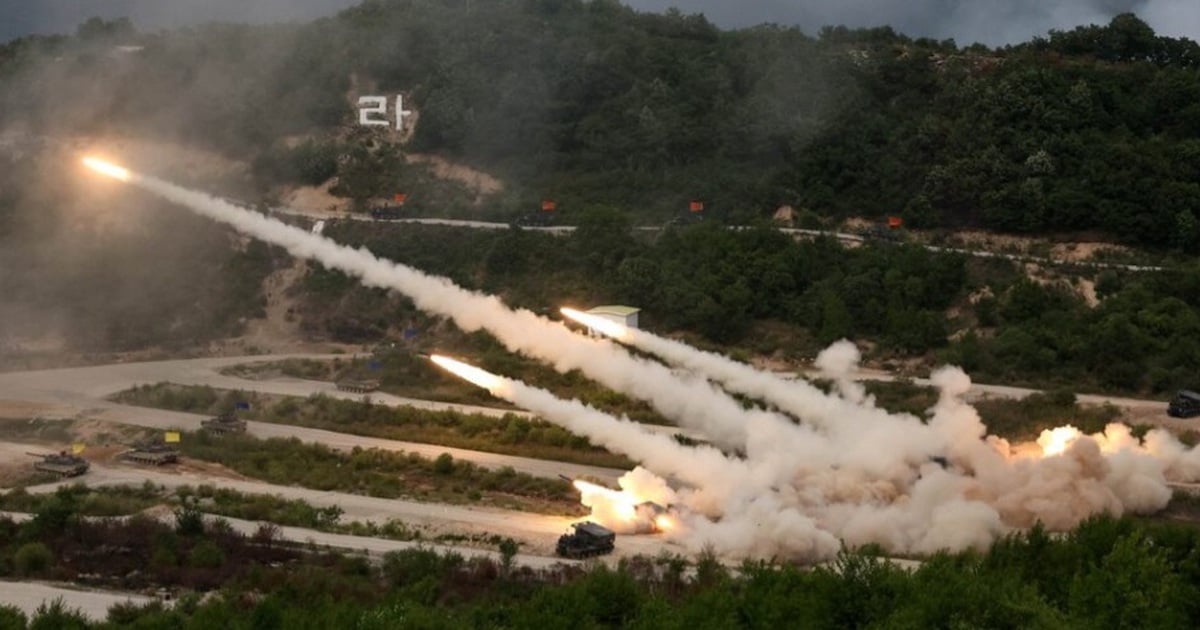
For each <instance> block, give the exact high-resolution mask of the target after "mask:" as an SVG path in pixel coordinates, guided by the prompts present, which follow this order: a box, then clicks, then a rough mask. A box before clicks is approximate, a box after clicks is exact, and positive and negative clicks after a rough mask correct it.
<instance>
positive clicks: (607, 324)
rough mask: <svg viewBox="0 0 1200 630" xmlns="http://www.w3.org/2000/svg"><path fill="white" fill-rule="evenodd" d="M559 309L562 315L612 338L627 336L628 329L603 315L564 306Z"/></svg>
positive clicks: (617, 338)
mask: <svg viewBox="0 0 1200 630" xmlns="http://www.w3.org/2000/svg"><path fill="white" fill-rule="evenodd" d="M559 310H560V311H562V314H563V315H566V316H567V317H570V318H571V319H573V320H575V321H577V322H579V323H580V324H583V325H584V326H587V327H588V328H591V329H592V330H595V331H598V332H599V333H600V334H602V335H604V336H605V337H612V338H613V339H616V340H618V341H620V340H621V339H624V338H626V337H627V336H629V329H628V328H626V327H625V326H623V325H621V324H618V323H616V322H614V321H611V320H607V319H604V318H603V317H597V316H595V315H590V314H588V313H584V312H583V311H577V310H575V309H573V308H567V307H566V306H564V307H562V308H560V309H559Z"/></svg>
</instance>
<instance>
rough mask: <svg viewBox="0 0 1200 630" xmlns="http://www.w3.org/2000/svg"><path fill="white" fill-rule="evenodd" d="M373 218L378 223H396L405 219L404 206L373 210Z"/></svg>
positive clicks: (383, 207)
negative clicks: (395, 221)
mask: <svg viewBox="0 0 1200 630" xmlns="http://www.w3.org/2000/svg"><path fill="white" fill-rule="evenodd" d="M371 218H372V219H375V220H376V221H394V220H396V219H403V218H404V206H382V207H379V208H372V209H371Z"/></svg>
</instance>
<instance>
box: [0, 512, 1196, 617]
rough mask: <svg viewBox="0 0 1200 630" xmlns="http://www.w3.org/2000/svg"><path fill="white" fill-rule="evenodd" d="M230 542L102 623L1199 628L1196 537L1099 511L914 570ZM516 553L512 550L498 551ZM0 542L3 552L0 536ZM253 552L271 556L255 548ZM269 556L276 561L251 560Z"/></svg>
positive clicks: (219, 536)
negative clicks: (206, 590)
mask: <svg viewBox="0 0 1200 630" xmlns="http://www.w3.org/2000/svg"><path fill="white" fill-rule="evenodd" d="M81 527H82V529H81V530H80V532H79V534H80V535H81V536H85V537H88V536H92V535H94V533H92V532H90V531H89V530H92V529H100V528H104V529H103V532H104V535H105V536H107V538H108V539H110V540H120V541H122V542H121V544H122V545H124V546H125V548H126V549H127V551H126V552H125V553H133V554H141V553H143V551H144V548H149V547H151V546H153V545H155V544H156V543H155V542H154V541H156V540H157V541H159V543H157V544H159V545H160V546H161V544H162V541H163V540H165V539H164V538H163V537H164V536H173V535H174V534H173V533H172V532H171V530H170V529H169V526H167V525H164V524H161V523H157V522H154V521H145V522H142V523H137V522H133V521H131V522H129V523H127V524H121V525H116V526H107V525H98V524H93V523H85V524H83V525H82V526H81ZM144 528H149V529H144ZM182 542H183V541H182V540H176V541H175V543H174V544H182ZM244 542H245V541H244V539H242V538H241V537H240V536H239V535H237V534H232V533H219V532H217V531H216V530H215V529H214V531H212V532H207V533H205V534H203V535H202V536H201V537H200V538H198V539H197V540H196V542H195V544H193V545H190V546H189V547H187V548H185V550H186V551H187V553H188V555H189V557H190V558H191V559H192V561H191V562H190V563H189V565H188V566H186V567H154V566H153V565H151V566H148V567H142V568H143V570H145V571H152V572H155V574H156V575H157V576H158V577H159V579H162V580H165V581H166V583H168V584H173V585H175V584H180V582H179V580H181V579H198V578H200V577H201V576H204V575H208V574H211V573H212V572H214V571H226V572H228V573H227V575H228V579H229V582H228V583H227V584H226V586H225V588H224V589H223V591H222V592H221V593H220V594H215V595H211V596H206V597H204V598H203V601H204V603H200V601H201V599H200V597H199V596H189V597H185V598H182V599H180V600H179V601H178V602H177V603H176V604H175V606H174V607H173V609H170V610H166V609H164V608H163V607H161V606H160V605H149V606H143V607H138V606H131V605H123V606H117V607H114V608H113V609H112V610H111V611H110V615H109V621H110V623H115V624H121V625H122V626H123V627H124V626H129V627H139V628H147V627H151V628H159V627H164V628H165V627H181V626H183V627H205V628H207V627H222V628H225V627H232V628H246V627H268V628H271V627H281V628H325V627H357V628H390V627H422V628H424V627H428V628H461V627H489V628H530V627H555V628H557V627H585V628H592V627H630V628H655V629H658V628H679V629H692V628H778V627H803V628H829V629H833V628H866V627H873V628H875V627H877V628H930V627H937V628H1014V629H1015V628H1063V627H1071V628H1074V627H1088V628H1091V627H1112V628H1125V627H1150V628H1177V627H1194V626H1195V625H1196V624H1197V623H1198V622H1200V604H1197V603H1196V602H1197V594H1198V588H1197V586H1196V581H1195V577H1196V576H1197V575H1198V574H1200V569H1198V568H1197V567H1198V566H1200V563H1197V560H1196V558H1197V557H1198V554H1200V533H1198V531H1197V530H1196V529H1195V528H1193V527H1190V526H1182V525H1173V524H1172V525H1154V524H1150V525H1145V524H1139V523H1137V522H1135V521H1132V520H1129V519H1115V518H1112V517H1106V516H1102V517H1097V518H1093V519H1091V520H1089V521H1086V522H1084V523H1082V524H1081V525H1080V526H1079V527H1078V528H1077V529H1076V530H1074V531H1073V532H1070V533H1067V534H1065V535H1061V536H1058V535H1056V536H1051V535H1048V534H1047V533H1046V532H1045V531H1044V530H1043V529H1042V528H1041V527H1040V526H1039V527H1035V528H1033V529H1032V530H1030V531H1028V532H1025V533H1016V534H1012V535H1010V536H1008V537H1006V538H1003V539H1001V540H999V541H997V542H996V543H994V544H993V545H992V546H991V548H990V549H987V550H985V551H978V552H975V551H971V552H964V553H958V554H947V553H939V554H935V555H933V556H931V557H927V558H925V559H923V562H922V564H921V565H920V566H919V567H917V568H915V569H902V568H899V567H897V566H895V565H894V564H891V563H890V562H888V561H886V560H883V559H880V558H878V557H876V556H875V555H874V554H875V553H877V552H878V551H879V550H878V549H875V550H863V551H860V552H843V553H842V554H841V555H840V556H839V557H838V558H837V559H836V560H835V561H833V562H832V563H830V564H827V565H823V566H818V567H798V566H793V565H790V564H772V563H766V562H746V563H744V564H743V565H742V566H741V567H740V569H739V570H738V571H734V572H731V571H730V570H728V569H727V568H725V567H724V566H722V565H721V564H720V563H719V562H717V560H716V558H715V557H714V556H713V555H711V554H701V556H700V557H699V558H697V559H696V560H695V564H694V570H692V571H685V568H686V566H687V564H688V563H687V562H686V561H684V560H682V559H680V558H659V559H654V560H652V559H648V558H644V557H634V558H628V559H625V560H623V561H622V562H621V563H620V564H619V565H618V566H617V567H616V568H610V567H608V566H605V565H603V564H598V565H595V566H592V567H587V568H584V567H579V566H572V567H558V568H555V569H547V570H533V569H529V568H525V567H518V566H513V567H506V565H505V564H503V563H501V564H497V563H496V562H494V561H491V560H482V559H473V560H468V559H465V558H463V557H462V556H460V555H458V554H454V553H448V554H439V553H437V552H435V551H433V550H430V549H424V548H412V549H407V550H404V551H396V552H392V553H388V554H386V555H385V556H384V557H383V560H382V562H381V563H379V564H378V565H375V564H372V563H370V562H367V561H366V560H365V559H363V558H362V557H358V556H354V557H351V556H341V557H338V556H330V555H321V554H316V553H313V554H302V553H298V552H296V551H293V550H287V549H282V548H277V547H278V545H273V546H267V547H264V546H262V545H254V546H245V545H244ZM502 547H504V545H503V544H502ZM514 547H515V546H512V545H509V546H508V548H507V550H506V554H508V553H512V552H515V549H514ZM0 552H3V553H5V554H7V553H11V550H10V549H8V548H7V547H5V544H4V539H3V538H0ZM64 554H66V555H68V556H70V557H74V558H76V559H77V560H76V561H79V560H80V559H83V558H89V556H88V555H86V554H84V555H79V554H80V550H79V549H78V545H77V544H68V545H65V546H64ZM251 554H273V555H266V556H264V557H262V558H258V559H256V560H252V559H250V558H248V557H247V556H248V555H251ZM268 558H273V559H274V561H276V562H279V561H286V563H287V565H286V566H282V567H278V568H275V567H268V566H262V565H260V566H254V565H253V563H254V562H261V563H264V564H265V563H266V562H268V561H269V560H268ZM107 560H108V561H109V562H111V558H110V559H107ZM51 562H52V563H60V565H58V566H52V567H51V570H60V569H61V568H62V566H63V565H62V564H61V563H65V560H62V559H59V558H55V559H54V560H52V561H51ZM89 562H90V564H89V567H88V570H89V571H91V572H92V573H93V576H94V577H93V579H96V580H100V581H101V582H104V581H106V580H122V579H127V578H126V576H125V570H124V569H120V568H118V567H112V566H108V565H107V564H106V558H104V557H99V558H94V559H91V560H90V561H89ZM250 567H253V568H250ZM247 569H249V570H247ZM251 593H254V595H251ZM259 593H266V594H267V595H265V596H263V595H258V594H259ZM9 622H11V623H9ZM0 623H6V624H7V625H5V626H4V627H10V626H11V627H15V628H24V627H25V624H24V619H23V617H22V616H21V615H18V614H16V613H13V612H12V611H11V610H9V609H0ZM32 623H33V624H34V625H33V627H44V628H51V627H54V628H58V627H81V628H82V627H92V625H91V624H88V623H86V622H84V621H82V620H81V619H77V618H75V617H74V616H73V615H72V614H71V613H70V612H68V611H66V610H64V609H63V607H62V606H61V604H56V605H50V606H48V607H46V608H45V609H43V610H42V611H39V613H38V614H37V615H35V616H34V620H33V622H32Z"/></svg>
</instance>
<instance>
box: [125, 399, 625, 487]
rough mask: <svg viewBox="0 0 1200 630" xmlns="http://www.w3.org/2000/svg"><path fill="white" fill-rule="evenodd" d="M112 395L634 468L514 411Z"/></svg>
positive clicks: (313, 425) (256, 417)
mask: <svg viewBox="0 0 1200 630" xmlns="http://www.w3.org/2000/svg"><path fill="white" fill-rule="evenodd" d="M113 398H114V400H117V401H119V402H123V403H126V404H132V405H140V406H145V407H156V408H160V409H171V410H175V411H188V412H192V413H206V414H214V415H215V414H218V413H224V412H226V411H230V410H232V409H234V406H235V404H236V403H238V402H248V403H250V410H248V411H242V412H239V413H240V414H241V415H242V416H243V417H245V418H247V419H251V420H258V421H262V422H272V423H276V424H288V425H294V426H302V427H310V428H314V429H325V430H329V431H337V432H339V433H350V434H353V435H363V436H368V437H375V438H383V439H388V440H404V441H409V442H421V443H424V444H437V445H440V446H452V447H456V448H464V449H471V450H477V451H486V452H489V453H501V454H504V455H515V456H519V457H532V458H536V459H547V460H554V461H561V462H571V463H575V464H583V465H589V466H604V467H609V468H624V469H629V468H632V467H633V466H634V462H632V461H631V460H629V459H628V458H626V457H624V456H621V455H616V454H613V453H610V452H609V451H606V450H604V449H602V448H599V447H596V446H593V445H592V443H591V442H590V441H589V440H588V439H587V438H585V437H582V436H577V435H574V434H572V433H570V432H569V431H567V430H566V429H563V428H562V427H559V426H557V425H554V424H550V423H548V422H545V421H542V420H536V419H529V418H525V417H522V416H520V415H517V414H506V415H505V416H504V417H502V418H494V417H490V416H485V415H480V414H464V413H459V412H457V411H432V410H426V409H417V408H415V407H389V406H387V405H377V404H372V403H369V402H363V401H351V400H341V399H337V398H330V397H328V396H322V395H317V396H310V397H308V398H297V397H289V396H272V395H265V394H258V393H253V392H242V391H232V390H217V389H213V388H211V387H204V386H184V385H174V384H170V383H158V384H155V385H142V386H140V387H135V388H133V389H129V390H126V391H124V392H120V393H118V394H116V395H115V396H114V397H113Z"/></svg>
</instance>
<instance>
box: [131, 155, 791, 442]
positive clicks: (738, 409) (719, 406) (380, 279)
mask: <svg viewBox="0 0 1200 630" xmlns="http://www.w3.org/2000/svg"><path fill="white" fill-rule="evenodd" d="M130 182H131V183H134V184H137V185H139V186H141V187H143V188H146V189H147V190H150V191H152V192H154V193H156V194H159V195H161V196H162V197H164V198H166V199H168V200H170V201H173V202H175V203H179V204H181V205H184V206H186V207H188V208H191V209H192V210H194V211H196V212H197V213H199V214H201V215H203V216H207V217H210V218H213V219H216V220H218V221H221V222H224V223H227V224H229V225H231V226H233V227H234V228H235V229H237V230H238V231H240V232H243V233H245V234H248V235H250V236H254V237H256V238H259V239H262V240H264V241H267V242H270V243H274V244H276V245H279V246H281V247H283V248H285V249H287V250H288V252H290V253H291V254H293V255H295V256H298V257H301V258H307V259H313V260H318V261H320V262H321V263H322V264H324V265H325V266H327V267H331V268H335V269H340V270H342V271H344V272H346V273H348V274H350V275H352V276H356V277H358V278H360V279H361V281H362V282H363V283H364V284H366V285H367V286H375V287H383V288H387V289H393V290H396V291H399V292H400V293H403V294H405V295H407V296H408V297H409V298H411V299H412V300H413V303H414V304H416V306H417V307H418V308H420V309H422V310H424V311H427V312H430V313H435V314H438V315H444V316H447V317H450V318H451V319H453V320H454V322H455V323H456V324H457V325H458V326H459V328H461V329H463V330H465V331H468V332H472V331H476V330H479V329H485V330H487V331H488V332H490V333H492V334H493V335H495V336H496V338H497V339H499V340H500V342H501V343H503V344H504V345H505V346H506V347H507V348H509V349H510V350H513V351H515V352H522V353H525V354H527V355H529V356H531V357H535V358H538V359H542V360H544V361H546V362H548V363H549V364H551V365H552V366H553V367H554V368H555V369H556V370H558V371H560V372H567V371H570V370H573V369H579V370H581V371H582V372H584V373H585V374H587V375H588V376H589V377H591V378H593V379H595V380H597V381H599V382H600V383H603V384H604V385H607V386H608V387H611V388H613V389H616V390H619V391H624V392H628V393H630V394H632V395H634V396H638V397H640V398H643V399H645V400H646V401H648V402H650V403H651V404H652V405H653V406H654V407H655V409H657V410H658V411H660V412H661V413H662V414H664V415H666V416H667V417H669V418H672V419H674V420H676V421H677V422H679V424H680V425H681V426H685V427H689V428H695V429H698V430H699V431H701V432H702V433H704V435H705V436H706V437H707V438H708V439H710V440H712V441H713V442H714V443H716V444H719V445H721V446H724V447H728V448H733V449H741V448H753V447H754V444H751V443H752V442H754V441H756V440H758V441H759V442H760V444H761V439H770V438H772V436H780V435H781V434H782V431H783V428H784V427H785V426H786V425H788V424H789V421H788V420H787V419H786V418H784V417H782V416H779V415H778V414H773V413H768V412H764V411H761V410H745V409H743V408H742V406H741V404H740V403H739V402H738V401H737V400H735V399H733V398H732V397H730V396H729V395H728V394H726V393H725V392H723V391H721V390H719V389H718V388H716V387H713V386H712V385H711V384H710V383H709V382H708V381H706V380H705V379H703V378H700V377H689V376H680V375H676V374H674V373H673V372H671V370H669V369H668V368H666V367H665V366H663V365H662V364H659V363H656V362H653V361H648V360H645V359H640V358H637V357H634V356H632V355H630V354H629V353H628V352H626V351H625V350H624V349H623V348H621V347H620V346H618V345H616V344H614V343H612V342H610V341H607V340H603V339H590V338H587V337H583V336H580V335H576V334H574V333H572V332H571V331H570V330H569V329H568V328H566V327H565V326H563V325H562V324H561V323H558V322H553V321H550V320H548V319H546V318H543V317H541V316H539V315H537V314H535V313H533V312H531V311H528V310H525V309H519V310H512V309H510V308H508V307H507V306H505V305H504V303H503V302H501V301H500V299H499V298H497V297H495V296H489V295H484V294H481V293H477V292H474V291H469V290H467V289H464V288H462V287H459V286H458V285H456V284H454V283H453V282H451V281H450V280H447V279H445V278H438V277H434V276H430V275H427V274H425V273H422V272H420V271H418V270H416V269H413V268H411V267H408V266H405V265H401V264H397V263H394V262H391V261H388V260H383V259H380V258H377V257H376V256H375V255H374V254H372V253H371V252H370V251H369V250H367V249H366V248H359V249H354V248H350V247H345V246H342V245H339V244H337V243H335V242H334V241H332V240H329V239H327V238H325V237H323V236H321V235H318V234H312V233H309V232H306V231H304V230H301V229H298V228H295V227H292V226H289V225H286V224H284V223H282V222H280V221H277V220H274V219H271V218H269V217H266V216H263V215H261V214H257V213H254V212H248V211H246V210H244V209H242V208H239V207H237V206H235V205H233V204H231V203H229V202H227V201H224V200H222V199H218V198H215V197H212V196H210V195H206V194H203V193H199V192H195V191H191V190H188V189H186V188H182V187H180V186H176V185H174V184H171V183H169V182H165V181H162V180H159V179H156V178H153V177H148V176H145V175H138V174H134V175H132V178H131V180H130ZM764 446H765V445H764Z"/></svg>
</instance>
